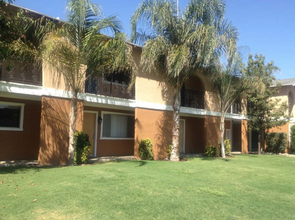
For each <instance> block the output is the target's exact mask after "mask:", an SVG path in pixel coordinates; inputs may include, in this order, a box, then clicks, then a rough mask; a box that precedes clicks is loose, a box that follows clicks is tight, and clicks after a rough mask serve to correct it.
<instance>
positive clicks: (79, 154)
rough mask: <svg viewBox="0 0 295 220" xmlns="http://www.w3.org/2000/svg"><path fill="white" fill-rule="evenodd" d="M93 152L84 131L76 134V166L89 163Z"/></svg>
mask: <svg viewBox="0 0 295 220" xmlns="http://www.w3.org/2000/svg"><path fill="white" fill-rule="evenodd" d="M90 152H91V144H90V141H89V136H88V134H86V133H84V132H83V131H76V132H75V157H74V162H75V163H76V164H82V163H87V161H88V159H89V155H90Z"/></svg>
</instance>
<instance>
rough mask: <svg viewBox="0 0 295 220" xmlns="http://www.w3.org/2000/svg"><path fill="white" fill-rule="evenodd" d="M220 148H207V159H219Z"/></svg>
mask: <svg viewBox="0 0 295 220" xmlns="http://www.w3.org/2000/svg"><path fill="white" fill-rule="evenodd" d="M219 155H220V152H219V148H218V147H215V146H213V145H209V146H207V147H206V148H205V156H207V157H219Z"/></svg>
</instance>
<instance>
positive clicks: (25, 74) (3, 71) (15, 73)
mask: <svg viewBox="0 0 295 220" xmlns="http://www.w3.org/2000/svg"><path fill="white" fill-rule="evenodd" d="M0 81H7V82H15V83H22V84H29V85H36V86H42V69H41V68H40V69H34V68H33V67H25V66H21V65H14V66H13V67H12V68H11V69H10V70H7V68H6V65H5V64H3V65H1V64H0Z"/></svg>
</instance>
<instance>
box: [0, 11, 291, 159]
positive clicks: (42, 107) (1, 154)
mask: <svg viewBox="0 0 295 220" xmlns="http://www.w3.org/2000/svg"><path fill="white" fill-rule="evenodd" d="M9 7H12V8H18V7H17V6H9ZM28 13H30V14H34V15H35V16H36V17H39V16H43V15H42V14H39V13H37V12H31V11H29V10H28ZM141 49H142V48H141V47H139V46H135V45H134V46H133V54H134V58H135V60H136V61H137V63H139V60H140V55H141ZM129 83H130V79H129V78H128V77H126V75H125V74H123V73H121V74H114V75H111V76H108V77H99V78H91V79H89V81H88V82H87V83H86V85H85V92H84V93H81V94H79V100H80V101H79V104H78V119H77V130H83V131H84V132H86V133H87V134H89V137H90V142H91V144H92V155H93V156H95V157H101V156H123V155H134V156H135V157H137V156H138V146H139V142H140V141H141V140H142V139H144V138H150V139H151V140H152V142H153V147H154V149H153V150H154V153H155V159H164V158H166V157H167V155H166V147H167V146H168V145H169V144H171V140H172V126H171V121H172V105H171V104H172V95H171V94H172V92H171V89H169V88H168V87H167V86H166V85H165V84H164V83H163V82H162V80H161V79H160V77H159V76H157V75H156V74H149V73H143V72H142V71H141V69H140V68H139V74H138V76H137V78H136V82H135V85H134V88H133V89H132V90H131V91H130V92H128V91H127V87H128V84H129ZM292 88H293V87H292ZM181 97H182V107H181V121H180V151H181V153H185V154H190V153H203V152H204V149H205V146H207V145H209V144H213V145H218V142H219V117H220V112H219V106H218V104H217V103H219V102H218V95H217V93H216V92H214V89H213V88H212V85H211V83H210V80H209V79H208V77H206V76H205V75H203V74H201V73H196V74H195V76H192V77H191V78H190V80H189V81H188V82H187V83H186V84H185V86H184V88H183V90H182V95H181ZM69 98H70V92H69V91H68V87H67V85H66V83H65V81H64V79H63V77H62V76H61V75H59V74H57V73H55V72H54V71H52V70H51V69H49V68H47V67H46V66H43V68H42V70H40V71H36V70H34V69H24V68H22V67H21V66H15V68H14V69H13V70H11V71H9V72H7V71H6V68H5V65H4V64H3V66H2V68H0V140H1V141H0V160H31V159H38V160H39V163H40V164H65V163H66V162H67V158H68V139H69V136H68V123H69V119H68V115H69V108H70V99H69ZM242 112H243V113H245V112H246V110H245V108H244V107H243V106H242V105H241V103H236V104H235V105H234V106H233V107H232V108H231V109H230V110H229V113H228V114H227V115H226V123H225V128H226V131H225V138H227V139H230V140H231V143H232V151H237V152H241V153H248V128H247V120H246V117H245V116H244V115H242V114H241V113H242ZM250 140H251V139H250ZM250 146H251V145H250ZM250 150H251V148H250Z"/></svg>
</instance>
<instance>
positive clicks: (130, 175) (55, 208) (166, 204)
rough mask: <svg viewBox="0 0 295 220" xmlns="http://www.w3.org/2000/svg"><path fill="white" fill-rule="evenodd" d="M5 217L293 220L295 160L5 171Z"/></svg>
mask: <svg viewBox="0 0 295 220" xmlns="http://www.w3.org/2000/svg"><path fill="white" fill-rule="evenodd" d="M1 183H2V184H1ZM16 188H17V190H16ZM35 199H37V200H35ZM34 200H35V201H34ZM0 219H295V158H287V157H281V156H271V155H263V156H258V155H240V156H236V157H234V158H230V159H227V160H223V159H212V160H208V159H205V158H195V159H192V160H189V161H187V162H178V163H177V162H165V161H123V162H110V163H104V164H97V165H91V166H74V167H58V168H0Z"/></svg>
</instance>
